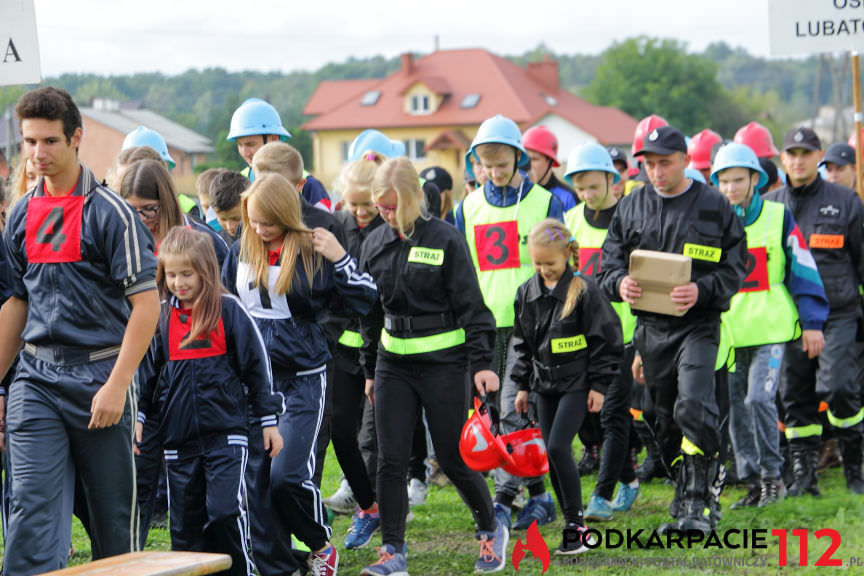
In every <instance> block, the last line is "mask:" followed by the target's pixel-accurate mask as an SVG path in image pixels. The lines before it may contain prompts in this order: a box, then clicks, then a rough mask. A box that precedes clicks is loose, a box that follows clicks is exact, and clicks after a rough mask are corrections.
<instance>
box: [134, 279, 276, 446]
mask: <svg viewBox="0 0 864 576" xmlns="http://www.w3.org/2000/svg"><path fill="white" fill-rule="evenodd" d="M191 327H192V320H191V311H189V310H183V309H181V307H180V302H179V301H178V300H177V299H176V298H174V297H172V298H171V300H170V301H167V302H163V303H162V314H161V316H160V318H159V327H158V329H157V331H156V335H155V336H154V337H153V341H152V342H151V344H150V349H149V350H148V352H147V356H146V358H145V359H144V361H143V362H142V363H141V366H140V367H139V368H138V380H139V383H140V386H141V400H140V403H139V414H138V420H139V421H141V422H144V421H146V419H147V417H148V416H150V417H154V416H156V412H157V411H158V418H159V421H160V423H161V428H160V431H161V432H163V433H164V443H165V446H166V447H167V448H181V447H182V446H184V445H185V444H187V443H188V442H190V441H197V440H204V439H206V438H208V437H212V436H214V435H223V434H236V435H243V436H245V435H247V433H248V430H247V426H248V424H247V404H246V402H247V399H246V397H247V390H248V397H249V402H250V404H251V415H252V416H253V417H254V418H255V419H256V421H257V420H260V422H261V426H262V427H266V426H276V424H277V415H279V414H282V413H283V412H284V411H285V399H284V397H283V396H282V395H281V394H279V393H278V392H274V391H273V380H272V377H271V374H270V365H269V361H268V359H267V350H266V349H265V348H264V341H263V339H262V338H261V333H260V332H258V328H257V327H256V325H255V322H254V321H253V320H252V318H251V317H250V316H249V314H248V313H247V312H246V310H245V309H244V308H243V305H242V304H241V303H240V302H239V300H237V298H235V297H234V296H230V295H228V294H224V295H223V296H222V318H221V319H220V323H219V327H218V328H217V329H216V330H214V331H213V332H211V333H210V334H208V335H207V337H206V338H202V339H198V340H195V341H194V342H192V343H191V344H186V345H184V346H181V341H182V340H183V338H184V337H185V336H186V335H187V334H188V333H189V330H190V329H191Z"/></svg>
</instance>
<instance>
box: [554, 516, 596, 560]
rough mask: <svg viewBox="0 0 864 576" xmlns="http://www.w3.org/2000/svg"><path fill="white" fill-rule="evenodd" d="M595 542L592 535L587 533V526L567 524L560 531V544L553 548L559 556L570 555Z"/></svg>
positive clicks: (582, 550)
mask: <svg viewBox="0 0 864 576" xmlns="http://www.w3.org/2000/svg"><path fill="white" fill-rule="evenodd" d="M595 543H596V539H595V538H594V536H591V535H590V534H588V528H587V527H585V526H579V525H578V524H567V527H566V528H564V530H563V532H562V533H561V545H560V546H558V548H556V549H555V554H558V555H559V556H570V555H573V554H582V553H583V552H587V551H588V550H590V549H591V548H589V547H588V546H586V544H590V545H591V546H593V545H594V544H595Z"/></svg>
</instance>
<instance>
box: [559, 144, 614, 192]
mask: <svg viewBox="0 0 864 576" xmlns="http://www.w3.org/2000/svg"><path fill="white" fill-rule="evenodd" d="M579 172H606V173H608V174H612V176H613V178H612V184H617V183H618V182H620V181H621V174H619V173H618V170H616V169H615V163H614V162H613V161H612V156H610V155H609V151H608V150H607V149H606V148H604V147H603V146H601V145H600V144H597V143H596V142H588V143H586V144H580V145H579V146H577V147H576V148H574V149H573V150H572V151H571V152H570V156H568V157H567V171H566V172H564V179H565V180H567V182H568V183H569V184H570V185H572V184H573V174H577V173H579Z"/></svg>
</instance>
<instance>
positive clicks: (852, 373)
mask: <svg viewBox="0 0 864 576" xmlns="http://www.w3.org/2000/svg"><path fill="white" fill-rule="evenodd" d="M857 328H858V320H857V318H855V317H854V316H849V317H839V318H829V319H828V322H827V323H826V324H825V329H824V331H823V332H824V334H825V347H824V348H823V349H822V353H821V354H820V355H819V356H818V357H816V358H814V359H812V360H811V359H810V358H808V357H807V353H806V352H804V351H803V350H801V340H793V341H792V342H789V343H787V344H786V352H785V354H784V357H783V375H782V378H781V379H780V397H781V399H782V401H783V411H784V413H785V420H784V424H786V438H787V439H788V440H789V442H790V445H791V446H792V447H793V448H794V447H800V448H806V449H814V450H815V449H818V448H819V444H820V437H821V430H820V429H819V428H820V420H819V402H820V401H825V402H826V403H827V404H828V413H829V415H828V418H829V420H832V419H833V420H834V421H833V422H832V424H833V426H834V430H835V432H836V434H837V437H838V438H839V439H841V440H846V439H857V438H860V437H861V433H862V424H861V420H860V413H861V390H860V388H859V385H858V381H857V378H858V365H857V354H856V348H855V337H856V332H857Z"/></svg>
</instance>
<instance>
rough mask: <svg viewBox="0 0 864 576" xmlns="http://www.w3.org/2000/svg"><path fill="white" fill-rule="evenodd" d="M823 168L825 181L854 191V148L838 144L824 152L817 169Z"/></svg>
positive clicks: (841, 143)
mask: <svg viewBox="0 0 864 576" xmlns="http://www.w3.org/2000/svg"><path fill="white" fill-rule="evenodd" d="M822 166H824V167H825V180H827V181H828V182H832V183H834V184H839V185H840V186H846V187H847V188H852V189H853V190H854V189H855V148H853V147H852V146H849V145H848V144H844V143H843V142H838V143H837V144H832V145H831V146H829V147H828V150H826V151H825V156H823V157H822V161H821V162H819V167H820V168H821V167H822Z"/></svg>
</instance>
